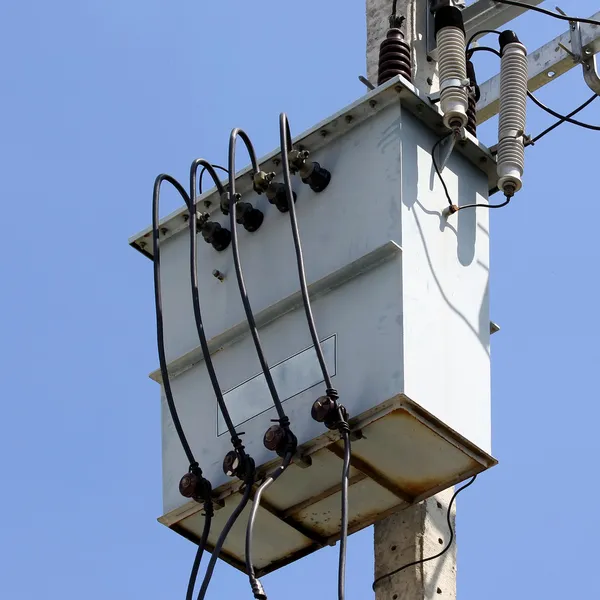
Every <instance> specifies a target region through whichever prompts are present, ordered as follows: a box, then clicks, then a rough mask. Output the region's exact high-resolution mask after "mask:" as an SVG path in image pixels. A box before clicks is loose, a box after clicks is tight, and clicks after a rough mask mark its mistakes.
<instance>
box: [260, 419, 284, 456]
mask: <svg viewBox="0 0 600 600" xmlns="http://www.w3.org/2000/svg"><path fill="white" fill-rule="evenodd" d="M284 442H285V431H284V430H283V427H281V425H273V426H272V427H269V429H267V432H266V433H265V437H264V439H263V443H264V445H265V448H266V449H267V450H270V451H271V452H277V449H278V448H279V447H280V446H281V444H283V443H284Z"/></svg>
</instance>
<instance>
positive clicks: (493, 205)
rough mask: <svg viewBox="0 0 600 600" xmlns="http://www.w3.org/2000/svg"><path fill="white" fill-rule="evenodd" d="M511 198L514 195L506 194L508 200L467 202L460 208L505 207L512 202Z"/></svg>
mask: <svg viewBox="0 0 600 600" xmlns="http://www.w3.org/2000/svg"><path fill="white" fill-rule="evenodd" d="M511 200H512V196H506V200H505V201H504V202H501V203H500V204H465V205H464V206H459V207H458V210H465V208H504V207H505V206H508V205H509V204H510V201H511Z"/></svg>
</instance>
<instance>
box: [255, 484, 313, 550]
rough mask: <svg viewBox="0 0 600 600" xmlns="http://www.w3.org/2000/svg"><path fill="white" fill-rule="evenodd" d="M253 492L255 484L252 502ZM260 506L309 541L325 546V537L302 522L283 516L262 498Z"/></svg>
mask: <svg viewBox="0 0 600 600" xmlns="http://www.w3.org/2000/svg"><path fill="white" fill-rule="evenodd" d="M255 494H256V486H254V488H253V491H252V494H251V498H252V501H253V502H254V497H255ZM260 506H261V508H264V509H265V510H266V511H267V512H269V513H271V514H272V515H273V516H274V517H277V518H278V519H279V520H280V521H282V522H283V523H285V524H286V525H287V526H288V527H291V528H292V529H294V530H296V531H297V532H298V533H300V534H302V535H303V536H304V537H305V538H307V539H309V540H310V541H311V542H314V543H316V544H319V545H320V547H321V548H322V547H323V546H325V539H324V538H323V537H322V536H321V535H319V534H318V533H317V532H316V531H313V530H311V529H308V527H305V526H304V525H303V524H302V523H300V522H298V521H296V520H295V519H293V518H292V517H286V516H284V515H283V514H282V511H280V510H277V509H276V508H275V507H274V506H272V505H271V504H270V503H269V502H268V501H267V500H265V499H264V498H262V499H261V502H260Z"/></svg>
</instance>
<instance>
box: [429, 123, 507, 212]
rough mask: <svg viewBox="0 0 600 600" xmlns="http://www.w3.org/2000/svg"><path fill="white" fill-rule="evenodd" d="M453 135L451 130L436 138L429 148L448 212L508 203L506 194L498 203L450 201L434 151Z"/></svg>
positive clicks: (492, 206)
mask: <svg viewBox="0 0 600 600" xmlns="http://www.w3.org/2000/svg"><path fill="white" fill-rule="evenodd" d="M453 135H454V132H451V133H449V134H448V135H445V136H444V137H441V138H440V139H439V140H437V142H436V143H435V144H434V145H433V148H432V149H431V160H432V162H433V168H434V169H435V172H436V174H437V176H438V179H439V180H440V183H441V184H442V187H443V188H444V194H445V196H446V200H447V201H448V205H449V209H446V210H448V214H451V215H452V214H454V213H456V212H458V211H459V210H465V209H466V208H491V209H494V208H504V207H505V206H507V205H508V204H510V201H511V198H510V197H508V196H507V197H506V200H505V201H504V202H501V203H500V204H465V205H464V206H458V205H456V204H454V202H452V198H451V197H450V191H449V190H448V186H447V185H446V182H445V180H444V178H443V176H442V172H441V171H440V167H439V165H438V163H437V158H436V156H435V152H436V150H437V149H438V147H439V146H440V145H441V144H442V142H443V141H444V140H447V139H448V138H449V137H451V136H453Z"/></svg>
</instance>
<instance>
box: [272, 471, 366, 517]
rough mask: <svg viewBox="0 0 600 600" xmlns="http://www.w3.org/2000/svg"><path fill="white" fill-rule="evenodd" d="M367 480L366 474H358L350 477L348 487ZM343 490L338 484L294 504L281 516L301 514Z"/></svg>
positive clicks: (340, 484)
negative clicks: (302, 511)
mask: <svg viewBox="0 0 600 600" xmlns="http://www.w3.org/2000/svg"><path fill="white" fill-rule="evenodd" d="M365 479H367V476H366V475H365V474H364V473H357V474H356V475H354V476H353V477H350V479H349V481H348V485H350V486H353V485H354V484H355V483H360V482H361V481H364V480H365ZM341 489H342V483H341V482H340V483H337V484H336V485H334V486H332V487H330V488H329V489H327V490H325V491H324V492H321V493H320V494H317V495H316V496H312V497H311V498H308V499H307V500H304V501H303V502H299V503H298V504H294V505H293V506H290V508H287V509H286V510H284V511H282V512H281V514H282V515H283V516H284V517H290V516H292V515H295V514H296V513H299V512H300V511H301V510H304V509H305V508H308V507H309V506H312V505H313V504H317V502H320V501H321V500H325V498H329V497H330V496H333V495H334V494H337V493H339V492H340V491H341Z"/></svg>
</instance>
